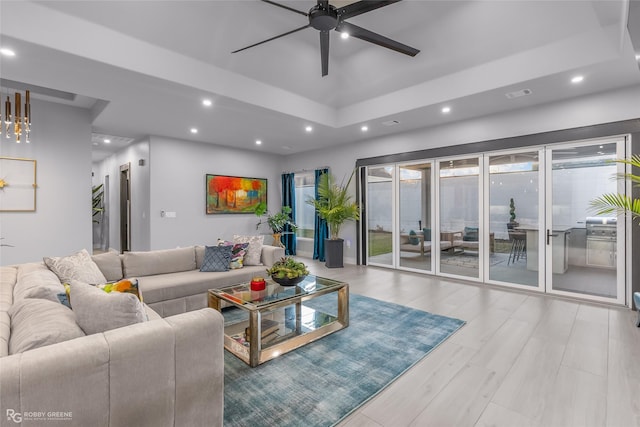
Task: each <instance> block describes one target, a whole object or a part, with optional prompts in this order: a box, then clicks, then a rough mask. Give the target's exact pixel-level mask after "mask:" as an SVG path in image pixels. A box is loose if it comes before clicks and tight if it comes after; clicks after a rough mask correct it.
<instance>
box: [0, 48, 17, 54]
mask: <svg viewBox="0 0 640 427" xmlns="http://www.w3.org/2000/svg"><path fill="white" fill-rule="evenodd" d="M0 53H1V54H3V55H4V56H16V53H15V52H14V51H12V50H11V49H8V48H6V47H3V48H2V49H0Z"/></svg>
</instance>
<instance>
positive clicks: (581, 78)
mask: <svg viewBox="0 0 640 427" xmlns="http://www.w3.org/2000/svg"><path fill="white" fill-rule="evenodd" d="M583 80H584V76H575V77H574V78H572V79H571V83H574V84H575V83H580V82H581V81H583Z"/></svg>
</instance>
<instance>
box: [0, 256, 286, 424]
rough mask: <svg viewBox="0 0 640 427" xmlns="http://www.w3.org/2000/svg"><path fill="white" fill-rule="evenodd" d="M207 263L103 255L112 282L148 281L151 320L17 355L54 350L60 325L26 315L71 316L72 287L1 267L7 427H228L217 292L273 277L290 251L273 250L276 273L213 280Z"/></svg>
mask: <svg viewBox="0 0 640 427" xmlns="http://www.w3.org/2000/svg"><path fill="white" fill-rule="evenodd" d="M203 256H204V247H197V246H196V247H190V248H179V249H171V250H164V251H150V252H135V253H133V252H132V253H127V254H124V255H119V254H117V253H107V254H100V255H95V256H93V257H92V259H93V261H94V262H95V263H96V264H97V266H98V268H99V269H100V271H101V272H102V273H103V274H104V276H105V278H106V279H107V280H109V281H113V280H118V279H121V278H123V277H129V278H133V277H135V278H137V279H138V281H139V286H140V290H141V293H142V296H143V299H144V301H145V309H146V313H147V315H148V318H149V320H148V321H145V322H142V323H136V324H131V325H129V326H125V327H120V328H117V329H111V330H107V331H105V332H101V333H96V334H92V335H83V334H82V333H81V332H80V333H78V332H77V331H76V330H73V331H71V332H70V335H69V336H68V337H66V338H70V337H74V338H71V339H67V340H64V341H62V342H57V343H54V344H49V345H45V346H42V347H38V348H31V349H29V348H27V349H26V350H24V351H21V352H18V353H15V354H10V353H11V352H12V351H11V350H12V349H16V348H17V346H18V345H19V344H18V343H15V342H13V341H18V338H17V336H21V337H27V339H30V340H35V341H36V342H38V340H44V341H43V342H46V340H47V339H51V338H52V337H51V336H47V337H45V338H42V337H41V335H43V333H42V329H46V328H44V327H43V326H48V325H49V324H50V323H51V324H54V323H56V322H57V320H56V319H53V318H52V317H45V318H44V320H43V318H42V316H40V317H41V318H38V315H37V313H38V312H36V315H31V316H26V317H25V316H23V317H22V318H19V317H18V314H16V313H29V312H28V311H22V312H20V311H19V310H18V311H16V310H15V309H16V307H18V306H19V307H20V308H21V309H22V308H25V307H27V308H28V307H31V306H33V307H36V308H40V307H46V308H47V309H54V311H55V310H61V308H59V307H62V309H64V310H67V312H69V311H70V310H69V309H67V308H66V307H63V306H62V305H61V304H60V303H59V302H57V301H55V303H54V301H52V300H53V299H54V298H52V295H55V293H56V292H59V291H60V289H62V290H64V287H63V286H62V284H61V283H60V280H59V278H58V276H56V275H55V274H54V273H53V272H51V271H50V270H49V269H48V268H47V267H46V265H45V264H44V263H27V264H21V265H17V266H6V267H0V412H1V413H2V416H1V417H0V426H14V425H16V422H17V421H20V422H21V424H20V425H22V426H40V425H48V424H49V423H50V422H53V423H54V424H61V425H65V426H134V425H135V426H154V427H155V426H187V425H188V426H201V425H202V426H204V425H206V426H221V425H222V415H223V391H224V389H223V381H224V356H223V321H224V320H223V318H222V316H221V315H220V313H218V312H217V311H215V310H212V309H209V308H205V307H206V305H207V297H206V292H207V289H210V288H215V287H219V286H224V285H227V284H234V283H237V282H240V281H245V280H249V279H250V278H251V277H252V276H253V275H255V274H258V273H262V274H264V272H265V268H267V267H268V266H269V265H271V264H272V263H273V262H274V261H275V260H277V259H279V258H280V257H282V256H284V251H283V250H282V249H280V248H275V247H271V246H263V249H262V258H261V259H262V261H263V263H265V264H266V265H262V266H247V267H244V268H242V269H239V270H230V271H226V272H211V273H209V272H200V271H199V266H200V264H201V263H202V257H203ZM72 305H73V293H72ZM12 307H13V308H14V310H12ZM64 310H63V311H64ZM40 314H41V315H44V316H49V315H48V314H47V313H45V312H40ZM67 314H68V313H67ZM12 316H13V317H12ZM17 319H20V320H19V322H20V325H16V324H15V322H14V323H13V324H12V321H17ZM25 319H26V320H25ZM74 326H75V327H76V328H77V325H74ZM69 329H70V330H72V329H74V328H73V327H71V326H69ZM78 329H79V328H78ZM80 331H81V330H80ZM65 333H66V332H65ZM12 334H14V335H15V336H14V337H13V338H15V339H14V340H13V341H12ZM54 335H55V334H54ZM62 335H64V333H63V334H62ZM79 335H80V336H79ZM66 338H65V337H64V336H54V337H53V340H54V341H55V340H56V339H66ZM40 344H42V342H40Z"/></svg>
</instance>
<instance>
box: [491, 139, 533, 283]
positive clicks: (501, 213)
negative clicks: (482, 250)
mask: <svg viewBox="0 0 640 427" xmlns="http://www.w3.org/2000/svg"><path fill="white" fill-rule="evenodd" d="M541 159H544V155H543V151H542V150H534V151H508V152H500V153H497V154H493V155H491V156H486V157H485V161H486V165H487V166H488V174H487V179H486V188H488V203H487V204H488V212H486V216H487V218H488V224H487V225H488V230H489V235H488V238H489V248H488V250H489V252H488V253H489V256H488V257H487V258H486V261H487V263H486V266H487V268H488V276H489V277H488V281H490V282H497V283H501V284H502V283H504V284H512V285H520V286H524V287H527V288H543V286H542V285H543V284H544V264H542V265H539V260H541V259H542V258H543V257H540V256H539V255H538V250H539V248H543V246H541V245H540V244H539V241H538V240H539V237H538V230H540V229H541V228H543V226H542V224H541V219H542V218H543V214H541V213H540V210H541V206H542V205H543V202H544V199H543V198H542V197H543V194H544V192H543V191H542V190H541V189H540V188H539V187H540V185H541V183H542V182H544V180H543V175H542V174H543V173H544V169H541V168H540V165H541V163H542V162H541Z"/></svg>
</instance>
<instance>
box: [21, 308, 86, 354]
mask: <svg viewBox="0 0 640 427" xmlns="http://www.w3.org/2000/svg"><path fill="white" fill-rule="evenodd" d="M9 316H10V317H11V338H9V354H16V353H22V352H24V351H27V350H31V349H34V348H38V347H43V346H45V345H51V344H56V343H59V342H62V341H67V340H71V339H74V338H78V337H82V336H84V333H83V332H82V329H80V327H79V326H78V324H77V323H76V317H75V315H74V313H73V311H71V310H69V309H68V308H67V307H65V306H63V305H61V304H58V303H57V302H53V301H50V300H46V299H33V298H25V299H23V300H20V301H18V302H16V303H15V304H13V305H12V306H11V308H9Z"/></svg>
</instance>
